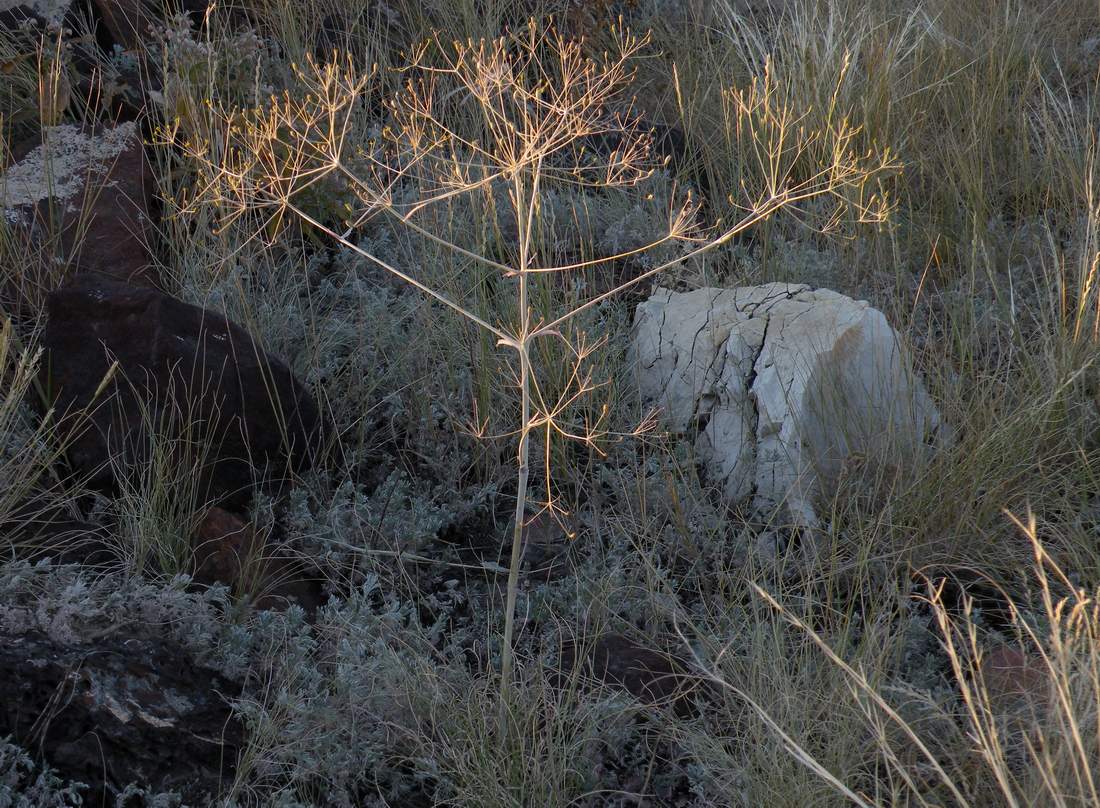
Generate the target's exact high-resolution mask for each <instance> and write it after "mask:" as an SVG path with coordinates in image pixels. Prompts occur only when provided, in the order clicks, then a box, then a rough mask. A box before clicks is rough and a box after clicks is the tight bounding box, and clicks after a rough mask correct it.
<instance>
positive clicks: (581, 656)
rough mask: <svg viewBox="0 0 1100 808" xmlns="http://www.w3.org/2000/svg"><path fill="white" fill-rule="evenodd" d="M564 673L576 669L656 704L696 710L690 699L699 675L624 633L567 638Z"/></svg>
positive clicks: (688, 711)
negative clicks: (583, 639)
mask: <svg viewBox="0 0 1100 808" xmlns="http://www.w3.org/2000/svg"><path fill="white" fill-rule="evenodd" d="M559 664H560V668H561V674H562V675H563V676H564V677H568V676H570V675H572V674H573V673H574V672H577V673H579V674H580V675H581V676H584V677H589V678H592V679H595V680H596V681H598V682H600V683H602V684H605V685H611V686H614V687H619V688H621V689H623V690H625V691H626V692H628V693H630V694H631V695H632V696H634V697H635V698H636V699H638V700H639V701H641V702H644V703H646V704H652V705H655V706H671V707H672V708H673V710H674V711H675V712H676V714H677V715H680V716H687V715H690V714H691V713H692V711H693V706H692V703H691V699H690V694H691V691H692V689H693V688H694V687H695V685H696V683H697V677H694V676H692V675H691V674H690V673H689V672H688V665H687V663H686V662H685V661H684V660H683V659H680V658H679V657H677V656H675V655H673V654H670V653H667V652H664V651H657V650H654V649H652V648H647V647H646V646H644V645H639V644H638V643H636V642H634V641H633V640H631V639H630V638H629V637H625V636H623V635H622V634H616V633H613V632H612V633H607V634H602V635H600V636H599V637H597V638H596V639H595V640H594V641H591V642H580V643H578V642H576V641H573V640H566V641H565V642H563V643H562V649H561V656H560V661H559Z"/></svg>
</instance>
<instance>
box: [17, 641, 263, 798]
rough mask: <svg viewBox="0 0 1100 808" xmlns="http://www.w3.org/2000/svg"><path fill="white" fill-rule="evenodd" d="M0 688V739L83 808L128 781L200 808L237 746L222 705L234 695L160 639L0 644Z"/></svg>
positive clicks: (233, 723)
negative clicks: (60, 782) (68, 789)
mask: <svg viewBox="0 0 1100 808" xmlns="http://www.w3.org/2000/svg"><path fill="white" fill-rule="evenodd" d="M0 687H2V688H3V692H4V697H3V699H0V737H3V736H5V735H9V734H10V735H12V736H13V737H14V740H15V742H16V743H18V744H19V745H21V746H23V747H24V748H26V749H28V750H30V751H32V752H33V753H35V754H41V755H42V756H43V757H44V758H45V761H46V762H47V763H48V764H49V765H50V766H52V767H53V768H55V769H57V771H58V773H59V774H60V775H61V776H62V777H63V778H65V779H69V780H74V781H78V782H82V783H84V784H86V785H88V786H89V787H90V788H89V793H87V794H85V804H88V805H100V804H105V805H114V803H115V801H114V797H115V796H117V795H118V794H119V793H120V792H121V790H122V789H124V788H125V786H126V785H127V784H129V783H133V782H136V783H139V784H141V785H142V786H144V787H149V788H152V789H154V790H157V791H168V790H175V791H178V792H180V794H181V795H182V796H183V798H184V801H185V803H187V804H190V805H197V804H205V802H203V800H204V799H206V798H208V797H209V796H210V795H217V794H218V793H219V791H220V790H221V787H222V783H223V782H224V781H225V778H231V777H232V774H233V770H234V768H235V765H236V762H237V756H238V753H239V751H240V750H241V749H242V747H243V745H244V730H243V728H242V726H241V725H240V723H239V722H238V721H237V720H236V719H235V718H234V717H233V714H232V710H231V708H230V706H229V702H228V700H229V699H232V698H234V697H236V696H238V695H239V693H240V686H239V685H237V684H235V683H233V682H231V681H229V680H227V679H224V678H223V677H221V676H220V675H218V674H217V673H215V672H214V671H211V670H208V669H206V668H202V667H199V666H198V665H196V664H194V663H193V662H192V661H191V660H190V659H189V658H188V657H187V656H186V654H184V652H183V651H182V650H181V649H180V648H178V647H176V646H174V645H171V644H169V643H166V642H163V641H160V640H150V639H142V638H136V637H130V638H124V637H109V638H99V639H97V640H94V641H91V642H88V643H87V644H71V645H70V644H65V643H61V642H58V641H55V640H53V639H50V638H49V637H47V636H46V635H44V634H41V633H38V632H30V633H27V634H23V635H19V636H3V637H0ZM230 782H231V780H230Z"/></svg>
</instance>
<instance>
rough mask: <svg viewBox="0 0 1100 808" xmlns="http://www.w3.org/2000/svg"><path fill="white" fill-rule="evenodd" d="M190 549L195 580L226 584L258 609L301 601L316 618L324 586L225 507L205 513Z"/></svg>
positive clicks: (272, 607)
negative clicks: (315, 614)
mask: <svg viewBox="0 0 1100 808" xmlns="http://www.w3.org/2000/svg"><path fill="white" fill-rule="evenodd" d="M191 551H192V553H193V555H194V566H195V573H194V579H195V581H196V582H198V583H200V584H205V585H211V584H225V585H226V586H228V587H229V588H230V589H231V590H232V591H233V592H234V593H235V594H238V595H248V596H251V598H252V603H253V605H254V606H255V608H257V609H279V608H285V607H286V606H287V605H289V604H291V603H297V604H298V605H299V606H301V607H302V608H303V609H305V611H306V613H307V614H311V615H312V614H314V613H316V611H317V609H318V608H319V607H320V606H321V605H322V603H323V602H324V598H323V592H322V590H321V584H320V582H319V581H318V580H316V575H312V576H311V575H310V574H309V571H308V570H307V569H306V568H305V566H304V565H303V564H302V563H301V560H300V559H295V558H293V557H291V556H289V555H288V554H287V553H286V552H284V551H280V549H279V548H277V547H273V546H272V544H271V543H270V542H269V541H268V540H267V536H265V535H263V534H262V533H261V532H258V531H256V529H255V528H254V527H253V526H252V525H250V524H248V523H247V522H245V521H244V520H243V519H241V518H240V517H239V516H237V515H236V514H233V513H230V512H229V511H226V510H224V509H223V508H217V507H215V508H209V509H208V510H207V511H206V512H205V513H203V515H202V518H201V519H200V520H199V523H198V525H197V526H196V528H195V531H194V533H193V534H192V536H191Z"/></svg>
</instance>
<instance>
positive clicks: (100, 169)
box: [0, 123, 159, 317]
mask: <svg viewBox="0 0 1100 808" xmlns="http://www.w3.org/2000/svg"><path fill="white" fill-rule="evenodd" d="M12 156H13V158H14V160H13V162H12V164H11V165H9V166H8V167H7V168H6V169H5V170H4V172H3V174H2V175H0V215H2V216H4V218H5V219H6V220H7V222H8V224H9V225H10V226H11V227H12V230H13V232H14V234H15V236H16V238H19V239H21V240H22V241H23V242H24V243H25V244H26V245H27V248H28V250H27V251H28V263H27V266H26V268H25V272H24V275H23V277H22V278H19V279H18V280H17V281H15V282H13V285H12V286H11V287H9V288H6V289H4V290H2V291H3V294H2V295H0V298H3V302H5V303H6V304H7V305H8V306H9V307H10V308H11V310H13V311H14V313H15V315H16V317H19V316H20V315H23V316H33V315H34V314H36V313H37V312H38V310H40V307H41V304H42V297H43V296H44V294H46V293H48V292H49V291H51V290H52V289H56V288H57V287H58V286H60V285H61V283H62V282H63V280H64V274H65V273H66V272H68V273H72V272H73V271H74V270H75V269H77V268H79V270H80V271H91V272H100V273H102V274H104V275H108V276H110V277H113V278H116V279H117V280H121V281H126V282H129V283H133V284H137V285H145V286H150V287H156V286H157V285H158V284H159V277H158V275H157V272H156V270H155V268H154V267H153V265H152V262H151V258H150V253H149V250H148V247H147V244H148V235H149V227H150V223H151V222H152V214H151V202H152V193H153V186H154V181H153V178H152V174H151V171H150V168H149V164H148V161H147V159H146V157H145V150H144V147H143V145H142V140H141V132H140V130H139V129H138V127H137V126H136V125H135V124H133V123H124V124H119V125H118V126H116V127H113V128H104V129H97V130H94V131H85V130H82V129H80V128H79V127H77V126H71V125H64V126H52V127H47V128H46V129H45V130H44V134H43V137H42V138H35V139H34V140H32V141H28V142H25V143H22V144H20V145H19V146H17V147H16V148H15V149H13V152H12ZM38 252H42V253H43V255H42V260H38V261H34V260H31V256H32V255H33V254H35V253H38ZM55 257H56V258H58V259H60V260H53V259H54V258H55Z"/></svg>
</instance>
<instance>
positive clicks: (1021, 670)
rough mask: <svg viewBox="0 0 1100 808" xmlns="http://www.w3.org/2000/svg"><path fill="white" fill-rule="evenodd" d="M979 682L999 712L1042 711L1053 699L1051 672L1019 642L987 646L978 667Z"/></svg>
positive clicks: (992, 705) (1036, 655)
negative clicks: (987, 648) (1051, 695)
mask: <svg viewBox="0 0 1100 808" xmlns="http://www.w3.org/2000/svg"><path fill="white" fill-rule="evenodd" d="M978 672H979V674H980V678H981V681H980V683H979V684H980V686H981V687H983V688H984V689H985V693H986V695H987V696H988V698H989V704H990V707H992V708H993V710H994V711H996V712H998V713H1005V712H1017V711H1020V710H1023V711H1025V712H1029V713H1042V712H1043V711H1044V710H1045V708H1047V707H1048V706H1049V701H1050V672H1049V671H1048V670H1047V668H1046V665H1044V663H1043V660H1042V659H1041V658H1040V657H1039V656H1038V654H1035V653H1029V652H1028V651H1026V650H1024V649H1023V648H1021V647H1020V646H1018V645H1007V644H1002V645H997V646H995V647H993V648H991V649H989V650H987V651H986V652H985V653H984V654H983V656H982V659H981V664H980V665H979V667H978Z"/></svg>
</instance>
